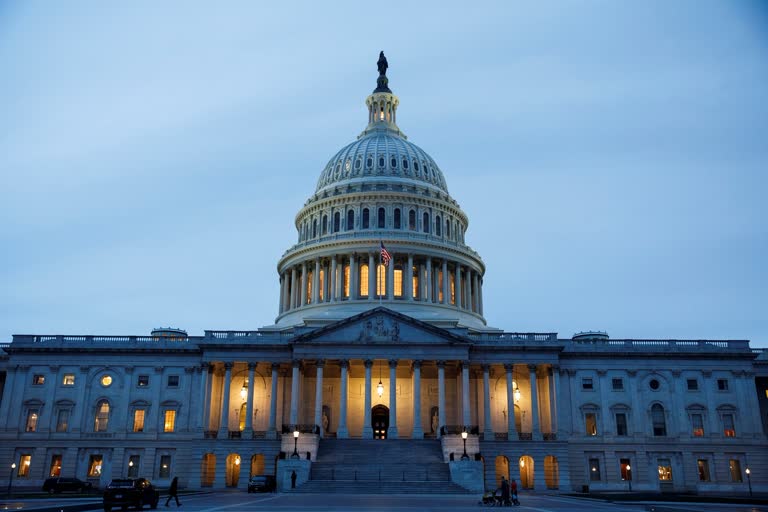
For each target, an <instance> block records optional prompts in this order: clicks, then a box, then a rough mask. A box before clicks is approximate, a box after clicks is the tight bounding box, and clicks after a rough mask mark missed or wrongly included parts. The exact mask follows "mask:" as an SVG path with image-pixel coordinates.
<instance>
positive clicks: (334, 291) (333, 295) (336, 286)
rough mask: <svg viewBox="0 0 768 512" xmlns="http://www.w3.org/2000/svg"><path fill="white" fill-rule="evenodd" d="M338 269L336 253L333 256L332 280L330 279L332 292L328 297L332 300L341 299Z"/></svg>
mask: <svg viewBox="0 0 768 512" xmlns="http://www.w3.org/2000/svg"><path fill="white" fill-rule="evenodd" d="M337 271H338V269H337V267H336V255H335V254H334V255H333V257H332V258H331V280H330V283H331V288H330V289H331V293H330V296H329V297H328V301H330V302H336V301H337V300H339V284H338V283H339V279H338V276H337V275H336V274H337Z"/></svg>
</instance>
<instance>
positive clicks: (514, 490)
mask: <svg viewBox="0 0 768 512" xmlns="http://www.w3.org/2000/svg"><path fill="white" fill-rule="evenodd" d="M509 494H510V495H511V496H512V503H514V504H515V505H519V504H520V501H519V500H518V499H517V482H515V481H514V480H512V482H511V485H510V486H509Z"/></svg>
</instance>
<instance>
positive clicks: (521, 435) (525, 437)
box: [517, 432, 533, 441]
mask: <svg viewBox="0 0 768 512" xmlns="http://www.w3.org/2000/svg"><path fill="white" fill-rule="evenodd" d="M517 439H518V440H520V441H533V433H532V432H518V433H517Z"/></svg>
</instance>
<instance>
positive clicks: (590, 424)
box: [585, 412, 597, 436]
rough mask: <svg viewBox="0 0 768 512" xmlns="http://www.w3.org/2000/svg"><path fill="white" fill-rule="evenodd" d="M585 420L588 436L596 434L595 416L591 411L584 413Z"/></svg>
mask: <svg viewBox="0 0 768 512" xmlns="http://www.w3.org/2000/svg"><path fill="white" fill-rule="evenodd" d="M585 420H586V427H587V435H588V436H596V435H597V416H596V415H595V413H593V412H588V413H587V414H586V415H585Z"/></svg>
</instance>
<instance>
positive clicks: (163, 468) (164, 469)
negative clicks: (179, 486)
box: [157, 455, 171, 478]
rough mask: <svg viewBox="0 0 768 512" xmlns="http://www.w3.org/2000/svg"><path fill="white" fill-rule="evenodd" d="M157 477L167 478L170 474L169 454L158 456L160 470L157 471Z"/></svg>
mask: <svg viewBox="0 0 768 512" xmlns="http://www.w3.org/2000/svg"><path fill="white" fill-rule="evenodd" d="M157 476H158V478H168V477H170V476H171V456H170V455H161V456H160V471H158V473H157Z"/></svg>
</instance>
